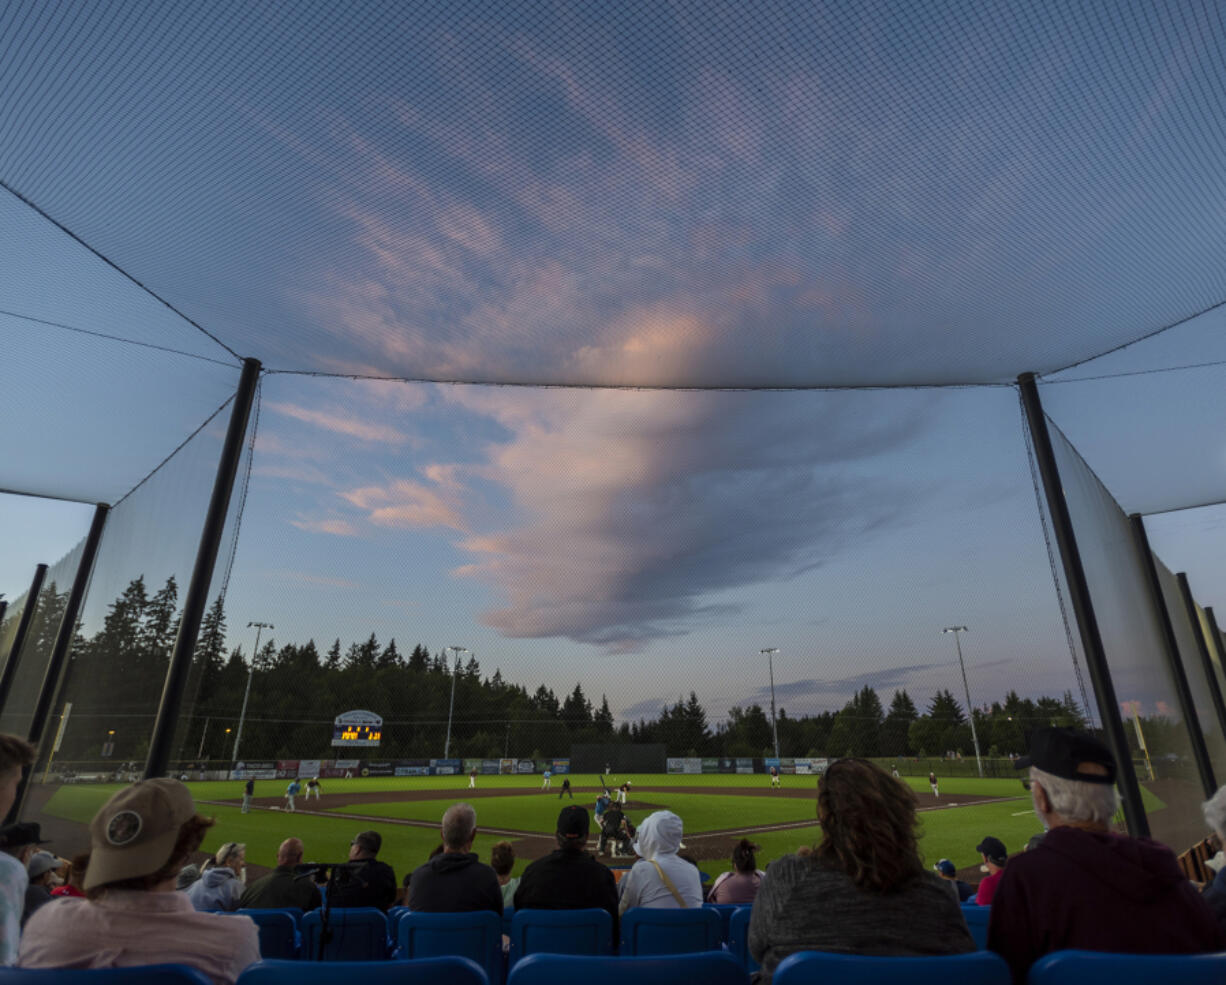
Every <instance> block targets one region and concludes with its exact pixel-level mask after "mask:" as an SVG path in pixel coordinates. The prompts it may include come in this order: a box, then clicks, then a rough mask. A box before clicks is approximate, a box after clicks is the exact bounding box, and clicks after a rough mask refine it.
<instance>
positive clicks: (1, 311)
mask: <svg viewBox="0 0 1226 985" xmlns="http://www.w3.org/2000/svg"><path fill="white" fill-rule="evenodd" d="M0 315H7V316H8V317H9V318H17V319H20V320H21V321H28V322H34V323H35V324H36V325H47V326H50V327H51V328H62V329H63V330H64V331H66V332H78V333H80V334H81V335H90V336H93V337H94V338H96V339H106V340H107V341H108V342H123V343H125V344H126V345H138V346H141V347H142V348H144V349H156V350H157V351H158V352H169V353H171V354H172V355H176V356H186V357H187V358H189V359H200V360H203V361H204V362H206V363H214V364H216V365H218V366H227V367H230V366H233V365H234V364H233V363H231V362H228V361H227V360H224V359H214V358H212V357H211V356H202V355H200V354H199V353H196V352H185V351H184V350H182V349H172V348H171V347H170V346H167V345H157V344H155V343H153V342H141V341H140V340H139V339H126V338H124V337H123V336H122V335H108V334H107V333H106V332H98V331H95V330H93V329H90V328H78V327H77V326H76V325H65V324H64V323H63V322H58V321H50V320H48V319H46V318H36V317H35V316H34V315H27V314H23V313H22V312H20V311H10V310H9V309H7V308H0Z"/></svg>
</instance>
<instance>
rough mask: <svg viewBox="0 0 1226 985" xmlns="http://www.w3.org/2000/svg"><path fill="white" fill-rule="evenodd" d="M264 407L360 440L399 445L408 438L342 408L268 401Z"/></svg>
mask: <svg viewBox="0 0 1226 985" xmlns="http://www.w3.org/2000/svg"><path fill="white" fill-rule="evenodd" d="M264 406H265V408H267V409H268V410H270V411H272V412H274V413H277V414H283V415H284V416H286V417H292V418H293V419H294V420H298V421H303V422H305V423H307V424H311V425H314V426H315V427H318V428H322V429H323V430H325V431H332V432H334V433H336V434H343V435H345V436H346V437H350V438H357V439H359V440H361V441H371V442H379V443H382V444H391V445H400V444H404V443H405V442H407V441H408V440H409V436H408V435H407V434H405V433H404V432H402V431H399V430H397V429H396V428H394V427H391V426H389V425H386V424H375V423H371V422H370V421H366V420H363V419H362V418H360V417H357V416H354V415H352V414H350V413H347V412H345V411H343V410H333V411H325V410H315V409H313V408H311V407H301V406H299V405H298V404H291V403H277V402H268V403H265V404H264Z"/></svg>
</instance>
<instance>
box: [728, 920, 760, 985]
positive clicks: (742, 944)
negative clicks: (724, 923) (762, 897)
mask: <svg viewBox="0 0 1226 985" xmlns="http://www.w3.org/2000/svg"><path fill="white" fill-rule="evenodd" d="M752 913H753V907H752V906H738V907H737V908H736V911H735V912H734V913H733V914H732V919H731V920H730V921H729V922H728V950H729V951H731V952H732V954H733V955H734V956H735V957H736V959H737V960H738V961H740V962H741V967H743V968H744V969H745V970H746V971H747V972H749V974H751V975H752V974H753V973H754V972H755V971H757V970H758V962H756V961H755V960H754V959H753V958H752V957H751V956H750V953H749V917H750V915H751V914H752Z"/></svg>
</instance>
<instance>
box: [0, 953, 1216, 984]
mask: <svg viewBox="0 0 1226 985" xmlns="http://www.w3.org/2000/svg"><path fill="white" fill-rule="evenodd" d="M1027 981H1028V982H1029V983H1030V985H1085V983H1086V982H1110V983H1111V985H1152V983H1153V982H1177V983H1178V985H1220V983H1221V982H1226V951H1220V952H1218V953H1217V954H1105V953H1103V952H1101V951H1056V952H1055V953H1053V954H1048V955H1047V956H1046V957H1043V958H1040V959H1039V960H1038V961H1036V962H1035V963H1034V964H1033V965H1032V966H1031V968H1030V975H1029V977H1028V978H1027ZM0 985H2V983H0Z"/></svg>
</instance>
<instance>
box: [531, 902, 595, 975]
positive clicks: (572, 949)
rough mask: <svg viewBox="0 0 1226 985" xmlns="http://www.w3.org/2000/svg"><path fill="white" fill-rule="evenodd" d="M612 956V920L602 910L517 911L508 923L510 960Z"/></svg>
mask: <svg viewBox="0 0 1226 985" xmlns="http://www.w3.org/2000/svg"><path fill="white" fill-rule="evenodd" d="M541 953H548V954H572V955H589V956H590V955H602V954H612V953H613V918H612V917H611V916H609V914H608V913H607V912H606V911H605V910H601V909H583V910H516V911H515V916H514V917H513V918H512V920H511V961H512V963H513V964H514V963H515V962H518V961H519V960H520V959H522V958H525V957H527V956H528V955H530V954H541Z"/></svg>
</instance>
